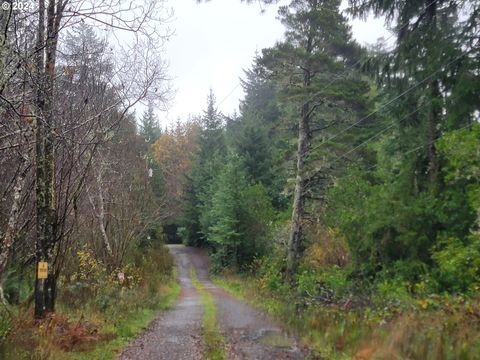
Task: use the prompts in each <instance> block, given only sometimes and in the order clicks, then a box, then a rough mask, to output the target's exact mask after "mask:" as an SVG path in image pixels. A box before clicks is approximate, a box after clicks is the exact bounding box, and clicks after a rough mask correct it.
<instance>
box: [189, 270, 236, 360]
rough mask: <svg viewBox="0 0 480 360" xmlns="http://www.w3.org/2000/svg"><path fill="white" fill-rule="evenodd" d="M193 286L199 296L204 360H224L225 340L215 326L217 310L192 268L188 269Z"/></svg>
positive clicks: (211, 297)
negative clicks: (201, 309)
mask: <svg viewBox="0 0 480 360" xmlns="http://www.w3.org/2000/svg"><path fill="white" fill-rule="evenodd" d="M190 273H191V277H192V283H193V286H195V288H196V289H197V291H198V292H199V294H200V300H201V302H202V306H203V310H204V314H203V341H204V345H205V354H204V357H205V359H206V360H226V359H227V357H226V355H225V340H224V338H223V336H222V334H221V333H220V331H219V329H218V325H217V314H216V312H217V310H216V306H215V301H214V299H213V296H212V295H211V294H210V293H209V292H208V291H206V290H205V289H204V288H203V286H202V283H201V282H200V281H198V279H197V276H196V274H195V270H194V269H193V268H191V269H190Z"/></svg>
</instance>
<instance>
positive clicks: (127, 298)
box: [0, 245, 180, 359]
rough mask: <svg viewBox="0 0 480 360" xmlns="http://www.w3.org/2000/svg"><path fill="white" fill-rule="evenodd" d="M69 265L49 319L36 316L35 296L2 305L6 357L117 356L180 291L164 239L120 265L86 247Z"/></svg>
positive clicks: (1, 352) (0, 352)
mask: <svg viewBox="0 0 480 360" xmlns="http://www.w3.org/2000/svg"><path fill="white" fill-rule="evenodd" d="M69 269H70V271H69V272H65V275H63V276H62V277H61V278H60V283H61V288H60V289H61V290H60V293H59V294H58V302H57V309H56V312H55V313H51V314H49V316H47V317H46V318H45V319H43V320H34V319H33V314H32V312H33V309H32V304H31V297H30V298H29V297H27V298H23V297H22V298H21V299H20V303H19V305H18V306H12V305H8V306H7V307H5V306H3V307H0V309H1V310H0V311H1V315H2V316H1V318H0V319H1V320H0V329H1V330H0V331H1V332H2V333H1V334H0V335H2V336H1V338H2V339H3V340H2V342H1V344H0V358H2V359H3V358H5V359H113V358H114V357H115V356H116V353H117V352H118V351H119V350H120V349H121V347H122V346H124V345H125V344H126V343H127V341H128V340H129V339H131V338H132V337H133V336H135V335H136V334H137V333H138V332H139V331H140V330H142V329H144V328H145V327H146V326H147V325H148V323H149V322H150V321H151V320H152V319H153V318H154V316H155V315H156V314H157V312H158V311H159V310H162V309H166V308H168V307H170V306H171V305H173V303H174V302H175V300H176V298H177V296H178V294H179V291H180V287H179V285H178V284H177V283H176V281H175V274H174V268H173V260H172V257H171V255H170V253H169V252H168V250H167V249H166V248H165V247H163V246H162V245H157V246H155V247H152V248H148V249H142V250H138V251H137V252H135V253H134V254H133V255H132V256H131V257H130V258H129V259H128V261H125V265H124V266H122V267H121V268H119V269H109V267H108V266H106V265H105V264H104V263H102V262H101V261H100V260H98V259H96V258H95V257H94V256H93V254H92V252H91V251H90V250H89V249H88V248H87V247H84V248H82V249H80V250H78V251H77V256H76V259H75V261H73V262H72V264H71V267H70V268H69ZM25 281H28V279H25ZM29 283H31V282H29ZM22 286H27V285H22Z"/></svg>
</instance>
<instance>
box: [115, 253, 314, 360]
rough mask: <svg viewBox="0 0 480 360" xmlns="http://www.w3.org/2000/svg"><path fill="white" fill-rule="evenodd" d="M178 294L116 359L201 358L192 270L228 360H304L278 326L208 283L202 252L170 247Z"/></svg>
mask: <svg viewBox="0 0 480 360" xmlns="http://www.w3.org/2000/svg"><path fill="white" fill-rule="evenodd" d="M169 248H170V252H171V253H172V254H173V255H174V257H175V261H176V265H177V269H178V277H179V281H180V285H181V286H182V291H181V294H180V298H179V300H178V302H177V305H176V306H175V307H174V308H173V309H171V310H169V311H166V312H163V313H162V314H160V315H159V317H158V318H157V319H156V320H154V321H153V322H152V324H151V325H150V326H149V328H148V329H147V330H146V331H144V332H143V333H142V334H140V335H139V336H138V338H137V339H135V340H134V341H133V342H132V343H131V344H129V345H128V346H127V347H126V348H125V349H124V351H123V352H122V353H121V354H120V356H119V359H122V360H127V359H132V360H133V359H136V360H137V359H138V360H140V359H149V360H150V359H152V360H153V359H166V360H175V359H193V360H197V359H198V360H200V359H202V332H201V323H202V315H203V310H202V306H201V303H200V299H199V295H198V293H197V291H196V290H195V288H194V286H193V285H192V282H191V278H190V269H191V267H194V268H195V272H196V274H197V278H198V280H199V281H200V282H201V283H202V285H203V287H204V288H205V289H206V290H207V291H209V292H210V293H211V294H212V295H213V297H214V299H215V303H216V306H217V320H218V326H219V328H220V331H221V333H222V334H223V336H224V337H225V342H226V344H227V349H226V352H227V357H228V359H231V360H233V359H234V360H236V359H249V360H250V359H251V360H257V359H258V360H260V359H261V360H267V359H272V360H284V359H285V360H286V359H303V358H305V356H306V355H305V354H306V352H305V350H304V349H301V348H299V347H298V346H297V341H296V340H295V339H294V338H293V337H291V336H289V335H287V334H286V333H284V331H283V330H282V328H281V327H280V326H279V324H277V323H275V322H274V321H272V320H271V319H270V318H268V317H267V316H266V315H265V314H264V313H263V312H261V311H259V310H257V309H254V308H253V307H251V306H249V305H247V304H246V303H244V302H242V301H240V300H238V299H236V298H234V297H232V296H231V295H230V294H228V293H227V292H226V291H224V290H223V289H220V288H218V287H217V286H215V285H214V284H213V283H212V282H211V281H210V278H209V273H208V269H209V258H208V255H207V254H206V253H205V252H204V251H203V250H200V249H197V248H190V247H184V246H180V245H172V246H170V247H169Z"/></svg>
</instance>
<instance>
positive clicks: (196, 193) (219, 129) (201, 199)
mask: <svg viewBox="0 0 480 360" xmlns="http://www.w3.org/2000/svg"><path fill="white" fill-rule="evenodd" d="M200 125H201V130H200V134H199V139H198V152H197V153H196V155H195V156H194V159H193V164H192V170H191V173H190V174H189V176H188V181H187V186H186V193H185V201H184V206H185V212H184V218H183V220H182V222H183V229H182V231H183V234H182V236H183V238H184V241H185V242H186V243H187V244H191V245H197V246H201V245H203V244H205V241H206V237H205V234H206V233H207V231H208V228H209V227H210V224H211V219H210V217H209V216H208V214H209V212H208V210H209V208H210V207H211V201H212V195H213V193H214V191H215V188H214V179H215V178H216V177H217V176H218V174H219V172H220V170H221V168H222V165H223V161H224V156H225V153H226V145H225V139H224V129H223V126H222V125H223V124H222V116H221V114H220V113H219V112H218V111H217V109H216V103H215V96H214V94H213V91H212V90H210V93H209V95H208V97H207V109H206V110H205V112H204V114H203V116H202V118H201V119H200Z"/></svg>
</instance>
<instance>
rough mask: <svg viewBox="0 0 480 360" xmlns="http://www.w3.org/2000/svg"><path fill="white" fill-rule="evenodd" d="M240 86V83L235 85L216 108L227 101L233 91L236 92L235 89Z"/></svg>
mask: <svg viewBox="0 0 480 360" xmlns="http://www.w3.org/2000/svg"><path fill="white" fill-rule="evenodd" d="M239 86H240V83H238V84H237V85H235V87H234V88H233V89H232V90H231V91H230V92H229V93H228V94H227V96H225V97H224V98H223V99H222V100H221V101H220V102H219V103H218V105H217V107H220V105H222V104H223V103H224V101H225V100H227V99H228V98H229V97H230V96H231V95H232V94H233V92H234V91H235V90H237V88H238V87H239Z"/></svg>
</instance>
